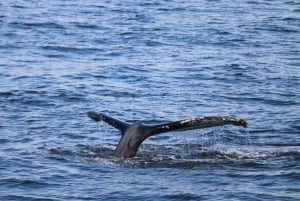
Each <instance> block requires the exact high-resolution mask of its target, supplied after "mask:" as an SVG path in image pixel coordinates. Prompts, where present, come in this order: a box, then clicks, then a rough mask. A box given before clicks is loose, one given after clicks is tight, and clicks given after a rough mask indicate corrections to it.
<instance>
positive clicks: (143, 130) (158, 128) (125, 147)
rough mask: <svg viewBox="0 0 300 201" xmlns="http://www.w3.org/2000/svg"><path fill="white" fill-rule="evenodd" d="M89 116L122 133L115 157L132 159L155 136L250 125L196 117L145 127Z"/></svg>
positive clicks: (229, 118)
mask: <svg viewBox="0 0 300 201" xmlns="http://www.w3.org/2000/svg"><path fill="white" fill-rule="evenodd" d="M87 115H88V117H89V118H91V119H93V120H94V121H96V122H98V121H105V122H106V123H108V124H110V125H111V126H113V127H115V128H116V129H118V130H120V131H121V139H120V141H119V144H118V146H117V148H116V150H115V152H114V156H115V157H120V158H132V157H134V156H136V154H137V151H138V148H139V147H140V145H141V144H142V143H143V141H144V140H145V139H147V138H148V137H150V136H153V135H157V134H162V133H166V132H170V131H185V130H193V129H201V128H208V127H215V126H223V125H229V124H231V125H235V126H242V127H244V128H247V126H248V123H247V122H246V121H245V120H243V119H238V118H233V117H225V116H212V117H196V118H190V119H185V120H180V121H174V122H170V123H165V124H159V125H143V124H142V123H139V122H137V123H134V124H128V123H126V122H123V121H120V120H117V119H114V118H112V117H110V116H107V115H105V114H103V113H100V112H94V111H89V112H88V113H87Z"/></svg>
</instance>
